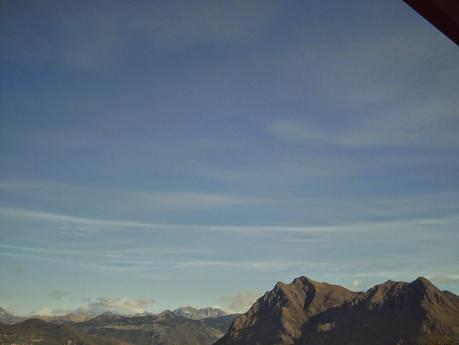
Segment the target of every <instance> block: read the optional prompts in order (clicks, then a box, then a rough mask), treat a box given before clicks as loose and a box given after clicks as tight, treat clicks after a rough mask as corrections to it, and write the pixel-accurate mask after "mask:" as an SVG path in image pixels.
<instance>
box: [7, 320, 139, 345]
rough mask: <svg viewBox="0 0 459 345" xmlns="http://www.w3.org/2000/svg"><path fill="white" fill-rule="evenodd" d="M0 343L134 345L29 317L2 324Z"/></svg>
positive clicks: (24, 344) (26, 344)
mask: <svg viewBox="0 0 459 345" xmlns="http://www.w3.org/2000/svg"><path fill="white" fill-rule="evenodd" d="M0 344H15V345H29V344H36V345H62V344H70V345H133V344H131V343H129V342H123V341H119V340H115V339H109V338H103V337H91V336H87V335H85V334H82V333H80V332H78V331H77V330H75V329H74V328H73V327H71V326H70V325H53V324H49V323H47V322H45V321H42V320H38V319H29V320H26V321H24V322H21V323H17V324H14V325H4V324H0Z"/></svg>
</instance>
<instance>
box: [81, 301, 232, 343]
mask: <svg viewBox="0 0 459 345" xmlns="http://www.w3.org/2000/svg"><path fill="white" fill-rule="evenodd" d="M75 327H76V328H77V329H78V330H79V331H80V332H82V333H86V334H89V335H91V336H105V337H113V338H116V339H120V340H123V341H126V342H129V343H132V344H135V345H175V344H180V345H211V344H213V343H215V341H217V339H219V338H220V337H221V336H222V335H223V334H224V332H221V331H220V330H218V329H216V328H213V327H210V326H208V325H206V324H205V323H204V322H203V321H200V320H192V319H187V318H185V317H182V316H177V315H175V314H174V313H172V312H171V311H168V310H167V311H164V312H162V313H160V314H158V315H142V316H131V317H129V316H120V315H115V314H102V315H100V316H98V317H95V318H93V319H91V320H88V321H84V322H80V323H77V324H75Z"/></svg>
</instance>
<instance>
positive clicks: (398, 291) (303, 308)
mask: <svg viewBox="0 0 459 345" xmlns="http://www.w3.org/2000/svg"><path fill="white" fill-rule="evenodd" d="M432 335H447V336H449V337H450V338H452V339H453V340H454V339H457V340H459V297H458V296H456V295H454V294H452V293H450V292H443V291H440V290H439V289H437V288H436V287H435V286H434V285H433V284H431V283H430V282H429V281H428V280H427V279H425V278H418V279H416V280H415V281H413V282H412V283H404V282H392V281H388V282H386V283H384V284H380V285H376V286H375V287H373V288H371V289H369V290H368V291H367V292H366V293H353V292H351V291H349V290H347V289H345V288H343V287H339V286H335V285H329V284H326V283H317V282H314V281H312V280H310V279H307V278H305V277H300V278H297V279H295V280H294V281H293V282H292V283H291V284H283V283H278V284H277V285H276V286H275V287H274V289H273V290H272V291H270V292H267V293H266V294H265V295H264V296H263V297H261V298H260V299H259V300H258V301H257V302H256V303H255V304H254V305H253V306H252V308H251V309H250V310H249V311H248V312H247V313H246V314H245V315H243V316H241V317H240V318H239V319H237V320H236V321H235V322H234V324H233V325H232V327H231V328H230V330H229V331H228V333H227V334H226V335H225V336H224V337H223V338H221V339H220V340H219V341H218V342H217V343H216V345H242V344H244V345H252V344H253V345H288V344H294V345H319V344H320V345H322V344H326V345H338V344H339V345H347V344H348V345H368V344H372V345H401V344H403V345H414V344H423V343H424V341H425V339H427V338H428V337H430V336H432Z"/></svg>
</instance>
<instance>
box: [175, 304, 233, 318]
mask: <svg viewBox="0 0 459 345" xmlns="http://www.w3.org/2000/svg"><path fill="white" fill-rule="evenodd" d="M173 313H174V314H175V315H177V316H183V317H186V318H187V319H192V320H202V319H206V318H209V317H220V316H225V315H226V313H225V312H224V311H223V310H221V309H217V308H193V307H181V308H178V309H175V310H174V311H173Z"/></svg>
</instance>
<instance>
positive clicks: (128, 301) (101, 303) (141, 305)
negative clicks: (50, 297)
mask: <svg viewBox="0 0 459 345" xmlns="http://www.w3.org/2000/svg"><path fill="white" fill-rule="evenodd" d="M154 303H155V301H154V300H153V299H151V298H139V299H136V298H127V297H123V298H119V297H99V298H97V299H96V300H89V301H87V302H86V303H85V304H83V305H82V306H80V307H78V308H76V309H73V310H63V309H53V308H50V307H47V306H46V307H43V308H41V309H39V310H37V311H35V312H34V313H33V315H41V316H60V315H65V314H71V313H76V314H84V315H88V316H96V315H100V314H102V313H105V312H112V313H114V314H122V315H133V314H140V313H144V312H146V311H147V310H148V308H149V307H151V306H152V305H153V304H154Z"/></svg>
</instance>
